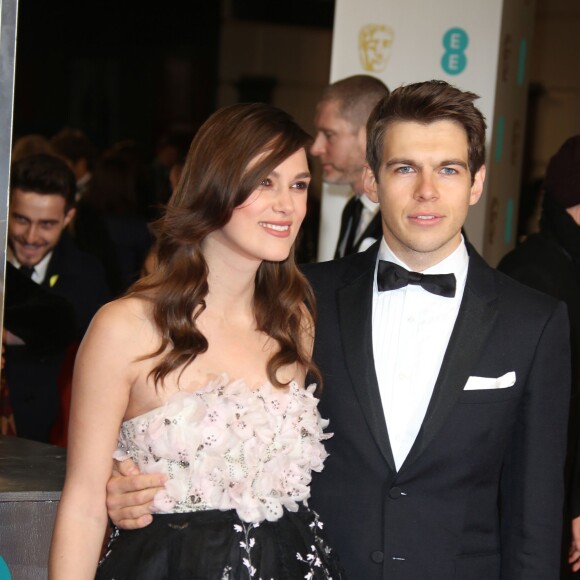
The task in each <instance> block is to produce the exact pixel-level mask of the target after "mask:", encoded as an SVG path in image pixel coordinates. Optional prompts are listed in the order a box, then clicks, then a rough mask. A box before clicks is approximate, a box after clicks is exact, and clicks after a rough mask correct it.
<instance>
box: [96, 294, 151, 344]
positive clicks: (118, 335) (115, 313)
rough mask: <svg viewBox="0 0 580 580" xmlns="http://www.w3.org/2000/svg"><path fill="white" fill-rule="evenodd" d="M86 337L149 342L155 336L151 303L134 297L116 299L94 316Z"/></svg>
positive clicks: (115, 340)
mask: <svg viewBox="0 0 580 580" xmlns="http://www.w3.org/2000/svg"><path fill="white" fill-rule="evenodd" d="M87 335H88V336H91V335H92V336H99V337H106V338H107V339H108V340H111V341H114V342H117V341H123V340H127V339H130V342H133V341H134V340H135V339H139V338H141V339H145V340H151V339H152V338H154V337H156V336H157V332H156V330H155V325H154V324H153V321H152V308H151V303H150V302H149V301H147V300H144V299H142V298H139V297H136V296H128V297H123V298H118V299H117V300H113V301H112V302H109V303H107V304H105V305H104V306H102V307H101V308H100V309H99V311H98V312H97V313H96V314H95V316H94V318H93V320H92V322H91V325H90V327H89V330H88V333H87Z"/></svg>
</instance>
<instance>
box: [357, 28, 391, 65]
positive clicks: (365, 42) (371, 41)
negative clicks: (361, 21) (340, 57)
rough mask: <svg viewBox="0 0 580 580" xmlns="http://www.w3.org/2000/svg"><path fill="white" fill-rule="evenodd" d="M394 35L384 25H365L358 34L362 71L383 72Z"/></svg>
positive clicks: (389, 54)
mask: <svg viewBox="0 0 580 580" xmlns="http://www.w3.org/2000/svg"><path fill="white" fill-rule="evenodd" d="M394 36H395V33H394V32H393V30H392V28H389V27H388V26H385V25H384V24H367V25H366V26H363V27H362V28H361V29H360V32H359V33H358V52H359V55H360V62H361V65H362V67H363V69H364V70H366V71H369V72H381V71H383V70H385V67H386V66H387V63H388V62H389V57H390V56H391V44H393V38H394Z"/></svg>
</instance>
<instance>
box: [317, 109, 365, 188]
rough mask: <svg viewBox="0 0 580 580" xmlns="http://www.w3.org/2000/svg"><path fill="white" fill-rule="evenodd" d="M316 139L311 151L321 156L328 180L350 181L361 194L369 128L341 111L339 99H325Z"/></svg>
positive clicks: (325, 179)
mask: <svg viewBox="0 0 580 580" xmlns="http://www.w3.org/2000/svg"><path fill="white" fill-rule="evenodd" d="M314 124H315V125H316V139H315V140H314V143H313V144H312V146H311V147H310V153H311V154H312V155H314V156H315V157H318V158H319V159H320V163H321V165H322V175H323V179H324V181H326V183H337V184H348V185H350V186H351V187H352V189H353V191H354V193H358V194H361V193H362V192H363V188H362V174H363V169H364V163H365V152H366V128H365V127H359V128H356V127H354V126H353V124H352V123H351V122H350V121H348V120H347V119H344V118H343V117H341V116H340V114H339V108H338V102H337V101H334V100H331V101H322V102H320V103H319V104H318V107H317V109H316V117H315V119H314Z"/></svg>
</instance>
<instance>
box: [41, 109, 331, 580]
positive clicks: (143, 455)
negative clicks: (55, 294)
mask: <svg viewBox="0 0 580 580" xmlns="http://www.w3.org/2000/svg"><path fill="white" fill-rule="evenodd" d="M308 142H309V136H308V135H307V134H306V133H304V132H303V131H302V129H300V127H298V126H297V125H296V123H295V122H294V121H293V120H292V119H291V118H290V117H289V116H288V115H287V114H286V113H284V112H282V111H280V110H278V109H275V108H272V107H269V106H267V105H260V104H245V105H234V106H231V107H228V108H225V109H222V110H220V111H218V112H217V113H215V114H214V115H213V116H212V117H210V118H209V119H208V121H207V122H206V123H205V124H204V125H203V126H202V127H201V129H200V130H199V132H198V134H197V135H196V137H195V139H194V140H193V143H192V145H191V149H190V152H189V154H188V157H187V160H186V164H185V167H184V171H183V175H182V178H181V180H180V183H179V186H178V188H177V190H176V191H175V192H174V194H173V196H172V198H171V200H170V203H169V206H168V208H167V212H166V215H165V217H164V218H163V219H162V220H161V222H160V224H159V226H158V232H157V234H158V237H157V251H156V269H155V271H154V272H153V273H152V274H150V275H149V276H147V277H146V278H144V279H142V280H141V281H139V282H137V283H136V284H135V285H134V286H133V287H132V289H131V291H130V292H129V294H128V295H127V296H126V297H124V298H122V299H120V300H117V301H115V302H112V303H110V304H108V305H107V306H105V307H104V308H103V309H102V310H101V311H100V312H99V313H98V314H97V316H96V317H95V319H94V320H93V323H92V325H91V328H90V329H89V331H88V333H87V336H86V337H85V339H84V341H83V344H82V346H81V349H80V352H79V357H78V359H77V364H76V369H75V379H74V383H75V384H74V393H73V403H72V413H71V422H70V435H69V441H70V444H69V450H68V467H67V479H66V482H65V487H64V490H63V495H62V499H61V503H60V506H59V512H58V516H57V521H56V525H55V532H54V537H53V544H52V548H51V557H50V565H49V568H50V576H51V578H54V579H58V580H64V579H67V578H71V579H72V578H74V580H79V579H83V578H92V577H93V576H94V574H95V568H96V566H97V560H98V558H99V552H100V548H101V540H102V537H103V534H104V531H105V528H106V524H107V515H106V509H105V484H106V482H107V480H108V478H109V475H110V471H111V456H112V455H113V451H114V449H115V447H116V445H117V438H119V447H118V449H117V451H116V452H115V457H116V458H118V459H121V458H123V457H130V458H132V459H133V460H135V461H136V462H137V464H138V465H139V468H140V469H141V471H145V472H146V471H147V470H148V469H149V470H150V471H159V470H160V469H162V470H164V471H165V472H166V473H167V474H168V475H169V480H168V483H167V484H166V486H165V489H164V490H163V491H162V492H160V493H159V494H158V495H157V497H156V501H155V506H156V509H157V511H158V512H160V513H159V514H156V515H155V516H154V521H153V523H152V524H151V525H150V526H148V527H147V528H145V529H143V530H137V531H116V532H115V533H114V534H113V537H112V540H111V542H110V544H109V547H108V549H107V553H106V555H105V557H104V559H103V561H102V563H101V564H100V566H99V570H98V572H97V578H115V579H117V580H119V579H122V578H139V579H147V578H151V579H156V580H158V579H161V578H208V579H214V578H216V579H218V578H219V579H222V578H276V579H280V578H292V579H294V578H302V577H308V578H331V577H332V578H341V577H342V576H341V572H340V570H339V569H338V565H337V564H336V559H335V556H334V553H333V552H332V551H331V550H330V548H328V547H327V546H326V544H325V542H324V540H323V538H322V537H321V535H320V530H321V528H322V525H321V523H320V522H319V521H318V517H317V515H316V514H315V513H314V512H312V511H310V510H309V509H308V508H307V507H306V506H305V505H304V503H303V501H304V500H306V499H307V498H308V496H309V488H308V484H309V482H310V473H311V470H313V469H314V470H320V469H321V468H322V462H323V460H324V458H325V455H326V453H325V452H324V448H323V446H322V442H321V440H322V439H324V438H325V436H324V435H323V433H322V428H323V427H324V425H325V422H324V421H323V420H322V419H321V418H320V416H319V415H318V412H317V410H316V399H315V398H314V396H313V389H314V387H313V386H311V387H308V388H305V380H306V375H307V373H310V374H311V375H312V376H313V377H315V378H316V379H317V382H318V383H319V376H318V371H317V369H316V367H315V365H314V364H313V362H312V359H311V350H312V341H313V336H312V334H313V332H312V331H313V319H312V316H311V314H310V311H309V309H308V308H307V307H306V305H307V304H308V305H310V306H311V305H312V303H313V297H312V294H311V290H310V288H309V287H308V285H307V283H306V281H305V279H304V278H303V277H302V275H301V274H300V273H299V272H298V270H297V268H296V266H295V263H294V258H293V248H294V241H295V239H296V235H297V233H298V229H299V227H300V224H301V222H302V220H303V218H304V215H305V212H306V199H307V189H308V184H309V181H310V173H309V171H308V165H307V160H306V148H307V146H308ZM121 423H122V425H121ZM119 429H121V434H120V435H119Z"/></svg>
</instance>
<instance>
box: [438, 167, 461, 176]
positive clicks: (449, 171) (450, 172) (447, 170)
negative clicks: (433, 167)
mask: <svg viewBox="0 0 580 580" xmlns="http://www.w3.org/2000/svg"><path fill="white" fill-rule="evenodd" d="M441 172H442V173H443V174H445V175H455V174H456V173H457V170H456V169H453V167H443V168H442V169H441Z"/></svg>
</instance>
